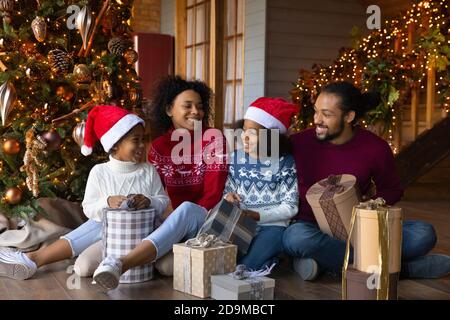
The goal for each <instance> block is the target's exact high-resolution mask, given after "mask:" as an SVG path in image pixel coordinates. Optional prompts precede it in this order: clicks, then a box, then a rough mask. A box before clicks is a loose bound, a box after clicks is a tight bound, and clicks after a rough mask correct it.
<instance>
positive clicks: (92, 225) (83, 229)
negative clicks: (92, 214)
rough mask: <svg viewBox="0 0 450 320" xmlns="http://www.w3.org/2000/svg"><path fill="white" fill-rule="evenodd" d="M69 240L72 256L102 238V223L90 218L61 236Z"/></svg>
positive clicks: (77, 254) (75, 255)
mask: <svg viewBox="0 0 450 320" xmlns="http://www.w3.org/2000/svg"><path fill="white" fill-rule="evenodd" d="M61 239H65V240H67V241H68V242H69V244H70V247H71V248H72V258H73V257H77V256H79V255H80V254H81V253H82V252H83V251H84V250H86V249H87V248H89V247H90V246H91V245H93V244H94V243H96V242H98V241H100V240H101V239H102V223H101V222H98V221H95V220H92V219H89V220H88V221H86V222H85V223H83V224H82V225H81V226H79V227H78V228H76V229H75V230H73V231H71V232H69V233H68V234H65V235H63V236H62V237H61Z"/></svg>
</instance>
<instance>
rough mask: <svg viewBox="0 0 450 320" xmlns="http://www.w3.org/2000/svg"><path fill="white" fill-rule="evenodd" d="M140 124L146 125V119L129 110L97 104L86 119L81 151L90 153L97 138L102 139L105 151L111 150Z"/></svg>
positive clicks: (85, 153) (86, 154)
mask: <svg viewBox="0 0 450 320" xmlns="http://www.w3.org/2000/svg"><path fill="white" fill-rule="evenodd" d="M138 124H142V125H144V120H142V119H141V118H139V117H138V116H137V115H135V114H132V113H131V112H129V111H128V110H125V109H122V108H119V107H116V106H95V107H94V108H93V109H92V110H91V111H90V112H89V114H88V117H87V120H86V126H85V129H84V143H83V146H82V147H81V153H82V154H84V155H85V156H88V155H90V154H91V153H92V149H93V148H94V145H95V143H96V142H97V140H100V142H101V144H102V146H103V149H105V152H109V150H111V148H112V147H113V145H114V144H115V143H116V142H117V141H119V140H120V139H121V138H122V137H123V136H124V135H125V134H127V133H128V132H129V131H130V130H131V129H132V128H133V127H134V126H136V125H138Z"/></svg>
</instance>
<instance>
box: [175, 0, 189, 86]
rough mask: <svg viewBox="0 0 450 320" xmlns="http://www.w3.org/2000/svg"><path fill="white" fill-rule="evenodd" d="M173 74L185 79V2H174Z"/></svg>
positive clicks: (183, 0) (181, 0)
mask: <svg viewBox="0 0 450 320" xmlns="http://www.w3.org/2000/svg"><path fill="white" fill-rule="evenodd" d="M175 3H176V8H175V14H176V19H175V20H176V22H175V34H176V37H175V74H177V75H180V76H182V77H184V78H186V50H185V45H186V24H187V17H186V0H176V1H175Z"/></svg>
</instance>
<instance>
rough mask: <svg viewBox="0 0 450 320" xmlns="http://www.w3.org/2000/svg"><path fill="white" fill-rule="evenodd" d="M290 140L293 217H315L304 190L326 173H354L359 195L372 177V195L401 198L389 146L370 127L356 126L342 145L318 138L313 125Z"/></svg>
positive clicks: (398, 181) (326, 174)
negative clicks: (296, 202) (296, 206)
mask: <svg viewBox="0 0 450 320" xmlns="http://www.w3.org/2000/svg"><path fill="white" fill-rule="evenodd" d="M291 141H292V145H293V149H294V152H293V155H294V159H295V164H296V167H297V177H298V187H299V194H300V211H299V213H298V215H297V216H296V219H299V220H304V221H315V218H314V214H313V212H312V209H311V207H310V206H309V204H308V202H307V200H306V192H307V191H308V189H309V188H310V187H311V186H312V185H313V184H314V183H316V182H317V181H319V180H322V179H325V178H327V177H328V176H329V175H338V174H352V175H354V176H355V177H356V179H357V183H358V187H359V190H360V191H361V194H362V195H366V194H367V193H368V191H369V189H370V187H371V180H373V182H374V183H375V186H376V191H377V192H376V195H375V196H374V197H373V198H377V197H382V198H384V199H385V200H386V202H387V204H389V205H392V204H394V203H396V202H397V201H399V200H400V199H401V197H402V195H403V188H402V186H401V183H400V177H399V175H398V173H397V169H396V167H395V162H394V157H393V155H392V151H391V148H390V147H389V144H388V143H387V142H386V141H384V140H383V139H381V138H379V137H378V136H377V135H375V134H373V133H371V132H370V131H367V130H364V129H361V128H359V127H357V128H355V132H354V136H353V138H352V139H351V140H350V141H348V142H346V143H344V144H342V145H334V144H332V143H330V142H328V141H319V140H318V139H317V138H316V134H315V130H314V129H307V130H305V131H302V132H300V133H297V134H295V135H292V136H291Z"/></svg>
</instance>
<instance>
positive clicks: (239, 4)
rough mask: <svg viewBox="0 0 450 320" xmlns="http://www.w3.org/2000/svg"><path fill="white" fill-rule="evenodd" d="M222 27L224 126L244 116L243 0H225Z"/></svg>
mask: <svg viewBox="0 0 450 320" xmlns="http://www.w3.org/2000/svg"><path fill="white" fill-rule="evenodd" d="M224 13H225V19H224V22H225V27H224V35H223V39H224V45H223V49H224V50H223V51H224V77H223V79H224V83H223V86H224V88H223V92H224V119H223V120H224V123H223V124H224V127H229V126H231V125H232V124H233V123H234V122H235V121H236V120H240V119H242V118H243V117H244V105H243V86H242V82H243V81H242V80H243V76H244V59H243V56H244V54H243V52H244V0H226V1H225V10H224Z"/></svg>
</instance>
